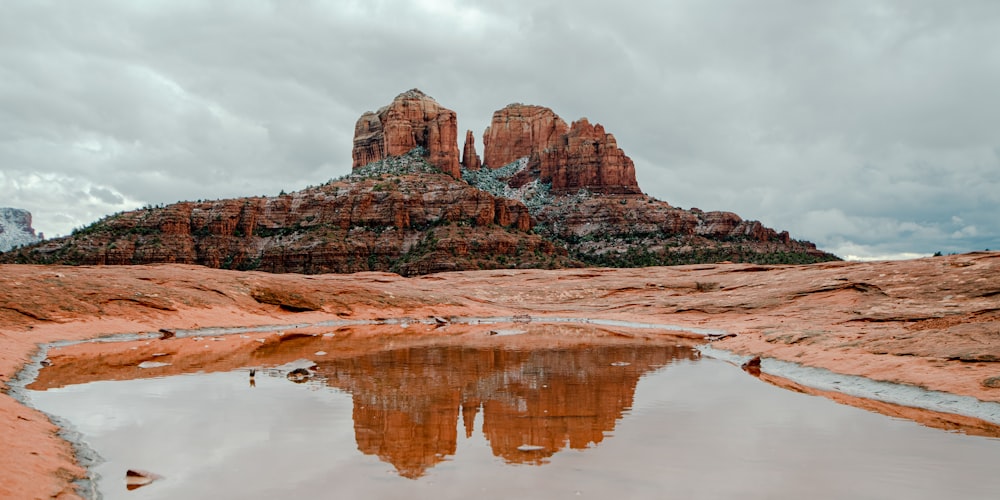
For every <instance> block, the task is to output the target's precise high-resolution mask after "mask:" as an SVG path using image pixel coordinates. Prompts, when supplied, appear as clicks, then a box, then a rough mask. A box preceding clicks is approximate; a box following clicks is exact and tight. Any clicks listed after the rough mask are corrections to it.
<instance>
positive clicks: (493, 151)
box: [483, 104, 569, 169]
mask: <svg viewBox="0 0 1000 500" xmlns="http://www.w3.org/2000/svg"><path fill="white" fill-rule="evenodd" d="M568 131H569V127H567V126H566V122H564V121H563V119H562V118H559V115H557V114H555V112H553V111H552V110H551V109H549V108H546V107H543V106H532V105H525V104H510V105H508V106H507V107H505V108H503V109H500V110H497V111H495V112H494V113H493V120H492V121H491V122H490V126H489V127H486V132H484V133H483V164H484V165H486V166H487V167H489V168H494V169H496V168H500V167H502V166H504V165H506V164H508V163H510V162H512V161H514V160H517V159H518V158H522V157H525V156H531V155H532V154H533V153H536V152H540V151H544V150H546V149H548V148H550V147H553V146H555V145H556V143H557V142H558V141H559V140H560V138H561V137H562V136H563V135H565V134H566V132H568Z"/></svg>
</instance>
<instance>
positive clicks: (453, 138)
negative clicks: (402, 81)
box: [352, 89, 462, 178]
mask: <svg viewBox="0 0 1000 500" xmlns="http://www.w3.org/2000/svg"><path fill="white" fill-rule="evenodd" d="M417 146H420V147H423V148H424V149H425V150H426V151H427V153H426V154H427V160H428V161H429V162H430V163H431V164H432V165H434V166H436V167H438V168H440V169H441V170H442V171H443V172H444V173H446V174H449V175H451V176H452V177H455V178H460V177H461V175H462V174H461V171H460V169H459V167H458V120H457V119H456V117H455V112H454V111H452V110H450V109H447V108H444V107H442V106H441V105H440V104H438V103H437V101H435V100H434V99H433V98H431V97H429V96H427V95H426V94H424V93H423V92H421V91H420V90H417V89H412V90H408V91H406V92H403V93H402V94H399V95H398V96H396V98H395V99H393V101H392V103H391V104H389V105H388V106H384V107H382V108H380V109H379V110H378V111H377V112H375V113H372V112H370V111H369V112H367V113H365V114H363V115H361V118H358V121H357V123H356V124H355V126H354V150H353V152H352V157H353V158H354V168H355V169H357V168H360V167H363V166H365V165H367V164H369V163H371V162H373V161H378V160H381V159H383V158H386V157H388V156H399V155H403V154H406V153H407V152H408V151H410V150H411V149H413V148H415V147H417Z"/></svg>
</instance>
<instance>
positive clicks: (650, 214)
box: [0, 89, 836, 275]
mask: <svg viewBox="0 0 1000 500" xmlns="http://www.w3.org/2000/svg"><path fill="white" fill-rule="evenodd" d="M456 129H457V124H456V115H455V112H454V111H451V110H449V109H447V108H445V107H443V106H441V105H440V104H438V103H437V101H435V100H434V99H432V98H431V97H429V96H427V95H426V94H424V93H423V92H421V91H419V90H417V89H412V90H409V91H407V92H404V93H402V94H399V95H398V96H396V98H395V99H393V101H392V102H391V103H390V104H388V105H386V106H384V107H382V108H380V109H379V110H378V112H376V113H372V112H367V113H364V114H363V115H362V116H361V117H360V118H359V119H358V121H357V124H356V127H355V136H354V148H353V152H352V158H353V167H352V174H350V175H348V176H346V177H344V178H341V179H336V180H331V181H329V182H327V183H324V184H322V185H320V186H317V187H309V188H306V189H303V190H301V191H297V192H293V193H289V194H286V193H282V194H279V195H277V196H264V197H248V198H237V199H229V200H216V201H201V200H199V201H196V202H192V201H186V202H179V203H175V204H172V205H167V206H161V207H146V208H145V209H142V210H134V211H131V212H125V213H120V214H115V215H112V216H109V217H107V218H105V219H102V220H100V221H97V222H95V223H93V224H91V225H90V226H88V227H85V228H81V229H78V230H76V231H74V233H73V234H72V235H70V236H68V237H63V238H58V239H53V240H47V241H43V242H41V243H38V244H34V245H31V246H28V247H25V248H20V249H18V250H16V251H13V252H7V253H4V254H0V263H19V264H84V265H89V264H152V263H180V264H200V265H205V266H209V267H217V268H226V269H240V270H264V271H270V272H300V273H326V272H359V271H390V272H397V273H400V274H403V275H415V274H425V273H433V272H441V271H458V270H470V269H488V268H509V267H517V268H552V267H572V266H583V265H592V266H593V265H600V266H611V267H639V266H648V265H665V264H685V263H695V262H719V261H734V262H757V263H810V262H817V261H826V260H835V259H836V257H835V256H833V255H831V254H828V253H826V252H823V251H821V250H818V249H817V248H816V246H815V245H814V244H812V243H810V242H807V241H799V240H795V239H792V238H791V237H790V236H789V234H788V233H787V232H778V231H775V230H773V229H771V228H767V227H765V226H763V225H762V224H761V223H760V222H758V221H752V220H744V219H742V218H741V217H739V216H738V215H736V214H734V213H732V212H719V211H710V212H704V211H701V210H698V209H694V208H692V209H690V210H684V209H680V208H677V207H672V206H671V205H670V204H669V203H667V202H664V201H660V200H655V199H653V198H651V197H649V196H646V195H644V194H642V192H641V190H640V189H639V186H638V184H637V183H636V178H635V167H634V166H633V164H632V160H631V159H629V158H628V156H626V155H625V153H624V152H623V151H622V150H621V149H620V148H618V146H617V142H616V141H615V138H614V136H612V135H611V134H609V133H607V132H605V130H604V128H603V127H602V126H600V125H591V124H590V122H589V121H587V120H586V119H581V120H577V121H576V122H573V124H572V125H571V126H567V125H566V123H565V122H564V121H563V120H562V119H561V118H559V116H558V115H556V114H555V113H554V112H553V111H552V110H551V109H549V108H545V107H541V106H527V105H522V104H512V105H509V106H507V107H505V108H503V109H501V110H498V111H497V112H496V113H494V115H493V119H492V122H491V124H490V126H489V127H488V128H487V131H486V133H485V134H484V143H485V157H486V160H485V161H486V163H485V164H484V165H480V162H479V158H478V156H477V154H476V150H475V141H474V134H472V133H471V131H470V132H467V133H466V142H465V147H464V148H463V157H462V164H461V165H464V166H465V173H464V174H463V172H462V171H461V168H460V164H459V158H458V146H457V138H456ZM515 160H523V161H522V162H518V163H511V162H514V161H515ZM491 162H492V163H491ZM501 162H506V163H507V164H511V165H513V166H517V165H522V167H521V168H520V170H518V171H516V172H509V173H504V172H506V171H507V170H509V169H508V168H506V167H505V166H504V165H498V164H499V163H501ZM498 166H499V167H504V168H500V169H498V168H497V167H498ZM482 167H485V168H482ZM469 173H477V174H481V175H480V176H479V177H478V178H479V179H480V181H481V182H480V181H476V180H474V179H472V178H471V177H470V176H469ZM463 175H464V177H463ZM491 176H494V177H496V178H495V179H494V178H491ZM530 189H536V190H538V189H540V190H542V191H544V193H540V194H538V196H536V197H534V198H530V197H528V196H526V195H524V196H522V195H521V194H513V195H512V194H511V193H512V192H513V193H522V192H527V191H530Z"/></svg>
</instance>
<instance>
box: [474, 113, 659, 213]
mask: <svg viewBox="0 0 1000 500" xmlns="http://www.w3.org/2000/svg"><path fill="white" fill-rule="evenodd" d="M483 143H484V144H485V146H484V150H483V155H484V161H485V163H484V164H485V165H486V166H487V167H490V168H494V169H496V168H500V167H502V166H504V165H507V164H508V163H510V162H512V161H514V160H517V159H518V158H523V157H529V158H530V161H529V164H528V169H527V170H525V171H522V172H520V173H519V175H518V176H516V177H515V178H514V179H512V180H511V185H512V186H514V187H519V186H522V185H524V184H526V183H528V182H531V181H533V180H534V179H536V178H540V179H541V180H542V182H546V183H551V184H552V194H556V195H558V194H572V193H575V192H576V191H579V190H580V189H588V190H590V191H592V192H596V193H606V194H640V193H642V191H641V190H640V189H639V184H638V183H637V182H636V180H635V166H634V165H633V164H632V160H631V159H629V157H628V156H625V152H624V151H622V150H621V149H619V148H618V144H617V142H615V138H614V136H613V135H611V134H608V133H606V132H605V131H604V127H602V126H601V125H591V124H590V122H588V121H587V119H586V118H583V119H581V120H579V121H576V122H573V125H572V126H571V127H567V126H566V122H564V121H563V120H562V119H561V118H559V116H558V115H556V114H555V113H554V112H552V110H551V109H549V108H545V107H542V106H526V105H523V104H511V105H509V106H507V107H506V108H503V109H501V110H499V111H496V112H495V113H493V121H492V122H491V124H490V126H489V127H488V128H487V129H486V133H485V134H483Z"/></svg>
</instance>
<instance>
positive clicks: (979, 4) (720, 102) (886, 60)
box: [0, 0, 1000, 258]
mask: <svg viewBox="0 0 1000 500" xmlns="http://www.w3.org/2000/svg"><path fill="white" fill-rule="evenodd" d="M621 5H626V6H627V7H622V6H621ZM3 10H4V13H3V15H2V16H0V206H13V207H19V208H25V209H28V210H30V211H31V212H32V213H33V214H34V226H35V228H36V229H37V230H40V231H43V232H45V233H46V235H47V236H50V237H51V236H54V235H56V234H67V233H69V232H70V230H71V229H72V228H74V227H78V226H83V225H86V224H88V223H90V222H92V221H94V220H96V219H98V218H100V217H101V216H103V215H106V214H109V213H113V212H117V211H120V210H130V209H134V208H138V207H141V206H143V205H145V204H147V203H151V204H159V203H171V202H175V201H179V200H197V199H210V198H211V199H214V198H222V197H237V196H246V195H262V194H268V195H271V194H277V193H278V192H279V191H281V190H285V191H293V190H297V189H300V188H303V187H305V186H307V185H310V184H319V183H322V182H325V181H327V180H328V179H330V178H333V177H339V176H341V175H343V174H345V173H348V172H349V170H350V166H351V154H350V153H351V139H352V134H353V127H354V122H355V120H356V119H357V117H358V116H359V115H360V114H361V113H363V112H364V111H366V110H374V109H376V108H378V107H380V106H382V105H384V104H387V103H388V102H390V101H391V100H392V98H393V97H394V96H395V95H396V94H398V93H400V92H403V91H405V90H407V89H410V88H413V87H417V88H420V89H421V90H423V91H424V92H426V93H427V94H428V95H431V96H433V97H434V98H435V99H436V100H437V101H438V102H440V103H441V104H442V105H444V106H446V107H448V108H451V109H453V110H455V111H456V112H457V113H458V119H459V128H460V133H459V136H460V138H464V134H463V133H462V132H463V131H464V130H465V129H472V130H474V131H475V134H476V137H477V142H478V144H477V147H478V148H479V150H480V152H481V151H482V143H481V136H482V131H483V129H484V128H485V127H486V125H488V124H489V119H490V116H491V115H492V113H493V111H494V110H496V109H499V108H502V107H503V106H505V105H506V104H509V103H511V102H523V103H529V104H540V105H544V106H548V107H550V108H552V109H553V110H555V112H556V113H558V114H559V115H560V116H562V117H563V118H564V119H566V120H567V121H571V120H575V119H578V118H580V117H587V118H589V119H590V121H591V122H599V123H601V124H603V125H604V126H605V127H606V128H607V130H608V131H609V132H612V133H614V134H615V136H616V138H617V139H618V144H619V146H621V147H622V148H623V149H624V150H625V152H626V153H627V154H628V155H629V156H631V158H632V159H633V160H634V161H635V164H636V171H637V175H638V178H639V184H640V186H641V187H642V188H643V190H644V191H645V192H646V193H648V194H650V195H652V196H655V197H657V198H659V199H661V200H665V201H668V202H670V203H671V204H672V205H674V206H680V207H683V208H690V207H698V208H701V209H703V210H728V211H733V212H736V213H738V214H740V215H741V216H742V217H744V218H747V219H757V220H760V221H762V222H763V223H764V224H765V225H768V226H771V227H774V228H776V229H778V230H788V231H789V232H791V233H792V236H793V237H795V238H801V239H808V240H811V241H813V242H815V243H817V244H818V245H819V247H820V248H823V249H825V250H828V251H832V252H834V253H836V254H838V255H840V256H841V257H846V258H873V257H883V258H890V257H893V258H898V257H906V256H914V255H921V254H930V253H933V252H935V251H942V252H945V253H950V252H964V251H971V250H983V249H985V248H992V249H994V250H996V249H1000V217H998V215H1000V2H996V1H994V0H981V1H979V0H961V1H954V2H946V1H938V0H857V1H852V0H843V1H824V2H806V1H801V0H755V1H750V0H713V1H704V0H648V1H632V2H617V3H614V4H612V3H611V2H606V1H605V2H599V1H594V0H573V1H562V2H560V1H545V0H523V1H522V0H506V1H503V2H495V1H467V2H462V1H459V0H423V1H416V0H415V1H387V0H381V1H380V0H358V1H346V0H338V1H333V0H331V1H322V0H313V1H277V0H274V1H263V0H261V1H256V0H232V1H212V2H209V1H202V0H197V1H184V0H163V1H155V0H144V1H142V2H130V1H124V0H122V1H90V0H87V1H84V0H81V1H73V2H63V1H42V0H8V1H6V2H4V6H3Z"/></svg>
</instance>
